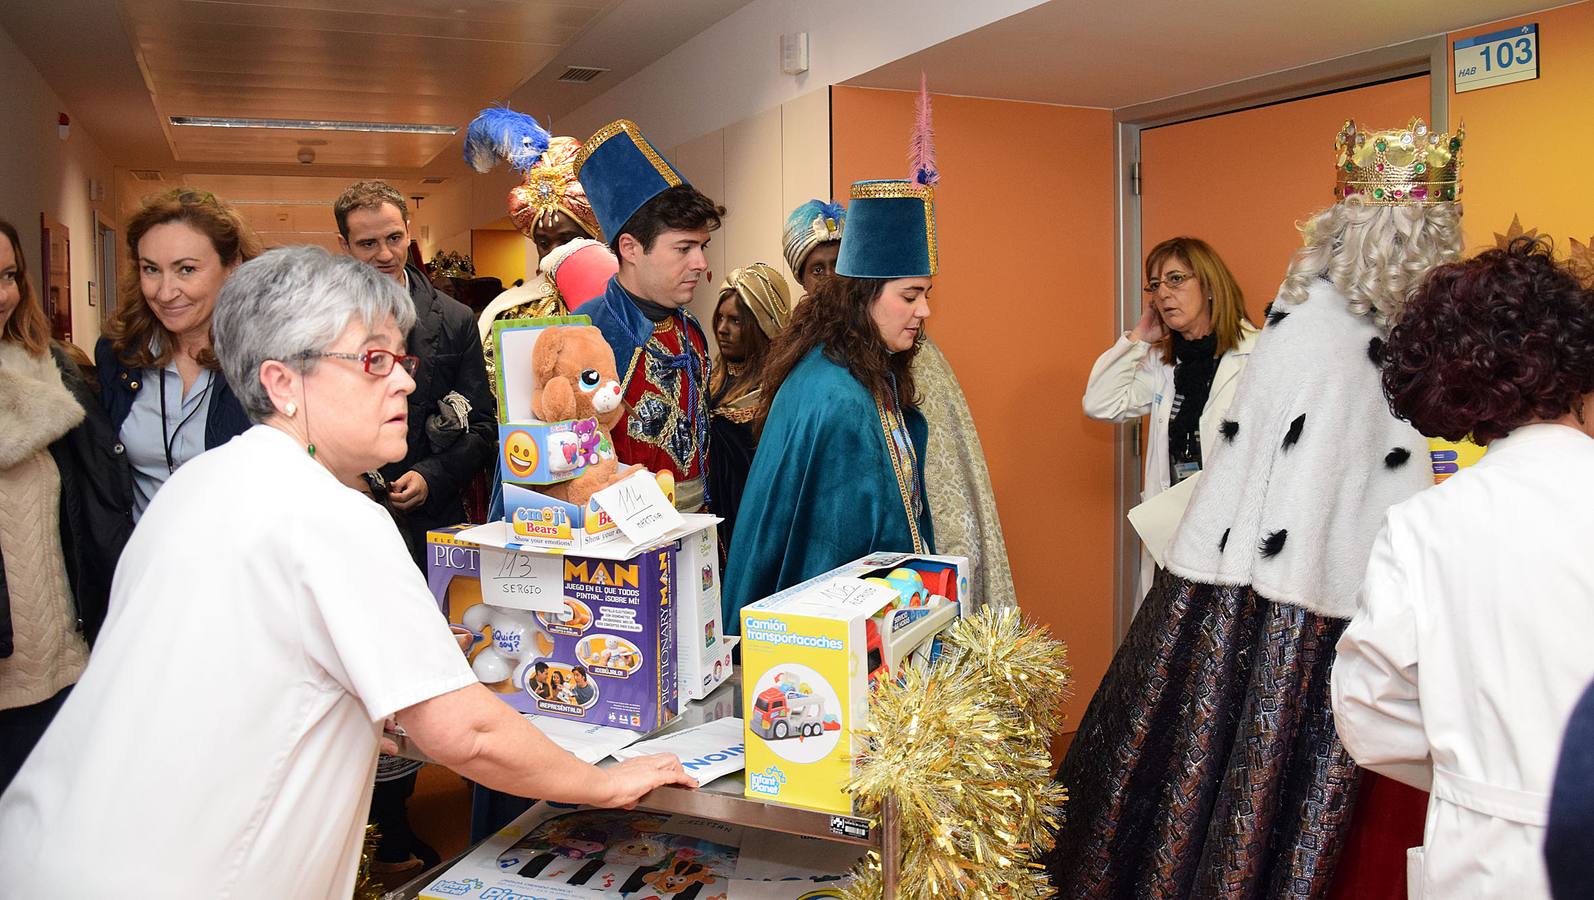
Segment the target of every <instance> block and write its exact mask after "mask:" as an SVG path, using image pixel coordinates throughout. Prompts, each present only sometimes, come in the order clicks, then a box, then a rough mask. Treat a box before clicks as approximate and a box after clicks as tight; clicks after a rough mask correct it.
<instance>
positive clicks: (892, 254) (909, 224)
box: [836, 181, 938, 278]
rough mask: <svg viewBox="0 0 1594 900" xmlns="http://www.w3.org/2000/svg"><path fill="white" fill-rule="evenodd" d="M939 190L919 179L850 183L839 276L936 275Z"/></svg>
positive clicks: (905, 276) (837, 259)
mask: <svg viewBox="0 0 1594 900" xmlns="http://www.w3.org/2000/svg"><path fill="white" fill-rule="evenodd" d="M937 263H938V261H937V259H936V243H935V189H934V188H932V187H930V186H929V185H925V184H919V183H918V182H917V181H860V182H857V183H856V184H854V185H853V186H852V202H851V203H849V204H848V205H847V228H846V230H845V231H843V232H842V234H841V252H840V254H839V255H838V256H837V258H836V274H837V275H845V276H847V277H849V278H919V277H925V276H929V275H934V274H935V273H936V269H937V268H938V265H937Z"/></svg>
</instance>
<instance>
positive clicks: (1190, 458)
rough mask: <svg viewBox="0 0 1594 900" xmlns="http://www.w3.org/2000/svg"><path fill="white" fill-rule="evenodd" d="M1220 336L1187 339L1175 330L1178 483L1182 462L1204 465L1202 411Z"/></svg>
mask: <svg viewBox="0 0 1594 900" xmlns="http://www.w3.org/2000/svg"><path fill="white" fill-rule="evenodd" d="M1217 350H1218V336H1217V334H1216V333H1209V334H1208V335H1207V336H1206V337H1203V338H1197V339H1196V340H1193V341H1191V340H1186V339H1185V338H1184V337H1183V336H1182V335H1180V334H1179V333H1178V332H1177V331H1176V332H1174V333H1173V409H1172V412H1171V414H1170V415H1169V416H1168V465H1169V473H1168V475H1169V478H1170V480H1171V481H1172V482H1173V483H1178V482H1179V481H1180V480H1181V479H1180V478H1179V472H1178V469H1177V466H1178V465H1179V464H1180V463H1187V462H1193V463H1195V464H1196V465H1197V466H1200V465H1201V411H1202V410H1203V409H1206V405H1207V396H1208V395H1210V394H1211V393H1212V379H1213V378H1214V377H1215V376H1216V375H1217V374H1218V362H1219V361H1220V360H1219V357H1218V356H1217Z"/></svg>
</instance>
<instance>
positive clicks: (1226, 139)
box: [1102, 76, 1510, 323]
mask: <svg viewBox="0 0 1594 900" xmlns="http://www.w3.org/2000/svg"><path fill="white" fill-rule="evenodd" d="M1428 84H1429V82H1428V78H1427V77H1426V76H1420V77H1416V78H1407V79H1403V80H1401V81H1392V82H1387V83H1385V84H1377V85H1373V86H1371V87H1365V88H1357V89H1356V90H1350V91H1339V92H1337V93H1333V94H1326V95H1324V96H1321V97H1310V98H1307V99H1304V100H1296V101H1292V102H1289V103H1279V104H1275V105H1273V106H1264V107H1260V108H1258V109H1249V110H1245V111H1242V112H1236V113H1229V114H1227V115H1221V116H1213V117H1212V118H1208V119H1198V120H1196V121H1194V122H1183V123H1180V124H1178V125H1168V126H1164V127H1162V128H1152V129H1148V130H1146V131H1144V132H1142V133H1141V144H1140V159H1141V229H1140V237H1141V241H1142V249H1143V251H1145V250H1150V249H1151V248H1152V247H1153V246H1155V245H1156V244H1157V243H1158V242H1160V241H1163V240H1166V239H1168V238H1171V237H1175V236H1177V235H1192V236H1194V237H1199V238H1201V239H1202V240H1204V241H1206V242H1207V243H1209V244H1211V245H1212V246H1213V247H1214V248H1215V249H1216V250H1217V251H1218V255H1219V256H1222V257H1223V260H1224V262H1226V263H1228V265H1229V269H1230V270H1231V271H1233V272H1234V277H1235V278H1236V279H1238V280H1239V282H1240V288H1241V290H1243V291H1244V292H1245V300H1246V306H1247V307H1248V308H1249V309H1250V310H1251V316H1252V319H1253V321H1256V322H1258V323H1260V322H1261V314H1262V310H1263V309H1264V308H1266V306H1267V304H1268V302H1269V301H1271V300H1272V299H1273V296H1274V295H1275V294H1276V293H1278V287H1279V283H1280V282H1282V281H1283V280H1284V271H1285V269H1286V268H1287V267H1288V266H1289V261H1290V254H1292V253H1294V252H1295V249H1296V248H1297V247H1299V246H1300V245H1301V238H1300V232H1298V231H1297V230H1296V228H1295V224H1296V223H1297V222H1300V221H1304V220H1306V219H1308V218H1310V217H1311V215H1312V214H1313V213H1315V212H1316V211H1318V210H1320V209H1323V208H1324V207H1326V206H1329V205H1330V204H1331V203H1333V201H1334V135H1335V134H1337V133H1339V129H1340V126H1342V125H1343V124H1344V123H1345V120H1346V119H1347V118H1353V119H1355V120H1356V122H1357V124H1358V125H1361V124H1366V125H1369V126H1371V127H1374V128H1394V127H1397V126H1402V125H1405V124H1406V122H1407V121H1408V120H1409V119H1410V118H1411V117H1412V116H1422V117H1423V118H1424V119H1425V120H1426V119H1427V118H1428V115H1429V113H1428ZM1469 149H1470V148H1469ZM1467 165H1468V169H1467V172H1466V174H1468V175H1470V174H1471V164H1470V162H1469V163H1468V164H1467ZM1102 177H1108V176H1107V175H1103V176H1102ZM1470 196H1471V195H1470V192H1469V194H1468V197H1469V199H1470ZM1506 220H1507V221H1510V217H1509V216H1507V217H1506Z"/></svg>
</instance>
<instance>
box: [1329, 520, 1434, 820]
mask: <svg viewBox="0 0 1594 900" xmlns="http://www.w3.org/2000/svg"><path fill="white" fill-rule="evenodd" d="M1401 538H1404V532H1403V531H1402V530H1401V529H1400V527H1399V525H1398V523H1397V522H1396V518H1395V514H1394V512H1393V511H1392V512H1391V513H1390V514H1389V515H1388V516H1386V517H1385V519H1384V527H1383V529H1382V530H1380V531H1379V533H1378V537H1377V539H1376V540H1374V542H1373V550H1372V556H1371V558H1370V559H1369V560H1368V563H1367V576H1366V578H1365V579H1364V581H1363V582H1362V590H1361V598H1360V604H1359V608H1358V610H1357V612H1356V615H1355V617H1354V618H1352V619H1351V622H1350V625H1349V626H1347V627H1346V629H1345V633H1344V634H1343V635H1341V636H1340V639H1339V647H1338V657H1337V659H1336V660H1335V663H1334V672H1333V695H1334V725H1335V727H1336V728H1337V729H1338V731H1339V737H1340V740H1342V741H1344V742H1345V748H1346V749H1347V750H1349V751H1350V755H1351V756H1352V757H1354V758H1355V759H1356V762H1357V763H1358V764H1359V765H1361V766H1362V767H1363V768H1367V769H1371V770H1373V771H1374V772H1378V773H1379V774H1381V775H1387V776H1388V777H1390V778H1393V779H1395V780H1396V781H1401V782H1404V783H1406V784H1409V785H1412V786H1414V787H1418V788H1421V789H1423V790H1428V789H1429V787H1430V785H1431V784H1432V783H1433V761H1432V759H1431V758H1430V756H1429V752H1430V751H1429V745H1428V735H1427V732H1426V731H1425V730H1424V729H1423V721H1422V704H1421V702H1420V700H1419V699H1418V694H1417V615H1416V610H1415V607H1414V601H1415V600H1416V599H1417V598H1416V592H1415V591H1414V590H1413V589H1412V586H1411V583H1410V578H1411V573H1410V572H1408V571H1406V568H1405V566H1404V565H1403V563H1402V560H1401V558H1400V554H1399V552H1398V550H1397V546H1396V545H1397V543H1399V544H1401V545H1404V544H1405V540H1403V539H1401Z"/></svg>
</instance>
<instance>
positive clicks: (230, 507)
mask: <svg viewBox="0 0 1594 900" xmlns="http://www.w3.org/2000/svg"><path fill="white" fill-rule="evenodd" d="M414 316H415V313H414V310H413V308H412V306H411V304H410V301H409V298H408V297H407V296H406V295H405V293H404V291H403V289H402V288H400V287H399V285H398V284H397V283H396V282H394V281H393V280H392V279H390V278H387V277H385V276H383V275H382V274H381V273H380V272H378V271H377V270H375V269H373V268H371V267H369V266H366V265H363V264H361V263H358V262H356V261H354V260H352V259H348V258H342V257H336V258H335V257H332V256H330V255H328V254H327V253H326V252H325V251H322V250H320V249H316V248H312V247H299V248H293V249H285V250H275V251H272V252H270V253H267V254H265V255H263V256H261V257H259V258H257V259H255V260H253V261H251V262H248V263H245V264H244V265H242V266H241V267H239V269H238V270H237V272H236V273H235V274H234V275H233V277H232V278H231V279H229V280H228V282H227V285H226V287H225V288H224V289H223V291H222V294H221V298H220V300H219V302H218V303H217V308H216V313H215V318H214V321H213V327H214V331H215V344H214V345H215V350H216V354H217V356H218V357H219V358H220V360H221V364H222V366H223V368H224V370H225V373H226V375H227V378H228V380H229V383H231V384H233V385H236V386H237V391H238V398H239V400H240V401H241V402H242V404H243V407H244V409H245V410H246V411H247V412H248V414H249V416H250V418H251V419H253V420H254V421H255V422H256V423H258V424H256V425H255V427H253V428H251V429H249V430H248V431H246V432H245V433H244V434H242V435H240V436H239V437H238V438H237V439H235V440H233V441H231V442H229V443H227V444H226V445H225V446H223V447H220V448H218V449H217V450H215V451H214V452H211V453H207V454H204V455H203V456H201V457H199V458H198V459H195V460H194V461H193V462H192V463H190V464H188V465H185V466H184V467H183V468H182V469H181V470H180V471H179V472H177V473H175V474H174V475H173V477H172V478H171V480H170V481H169V482H168V483H167V484H166V486H165V487H164V488H163V489H162V490H161V492H160V493H159V494H158V495H157V496H156V497H155V499H154V501H153V502H152V503H151V504H150V507H149V509H148V511H147V512H146V513H145V515H144V517H143V519H142V520H141V521H140V526H139V528H138V529H137V530H136V531H135V533H134V535H133V538H132V540H131V541H129V543H128V546H127V550H126V552H125V553H124V555H123V557H122V563H121V566H120V568H119V569H118V571H117V577H116V579H115V582H114V584H113V586H112V594H111V615H110V618H109V619H108V620H107V622H106V624H105V628H104V631H103V633H102V635H101V638H100V641H99V644H98V645H97V646H96V650H95V655H94V657H93V659H92V661H91V662H90V665H89V667H88V669H87V671H86V672H85V673H84V675H83V678H82V680H81V681H80V682H79V684H78V687H77V688H76V689H75V691H74V692H73V694H72V695H71V698H70V699H69V700H68V701H67V703H66V705H65V706H64V707H63V708H62V710H61V712H60V714H59V715H58V716H57V718H56V720H55V722H54V724H53V725H51V727H50V730H49V731H48V732H47V733H46V734H45V736H44V738H43V740H42V741H41V742H40V743H39V745H38V747H37V749H36V750H35V751H34V753H33V755H32V756H31V757H30V758H29V759H28V762H27V763H26V764H25V765H24V766H23V768H22V770H21V772H20V773H19V774H18V776H17V778H16V780H15V781H14V782H13V783H12V786H11V788H10V790H9V791H8V792H7V793H6V794H5V796H4V797H3V798H0V846H4V847H5V848H6V852H5V853H4V854H0V883H4V884H6V885H7V886H8V888H9V889H11V890H14V891H16V892H18V893H31V892H33V891H35V890H41V891H42V890H44V889H45V887H46V886H47V885H59V884H62V883H67V880H68V879H70V883H72V884H73V885H74V886H75V887H76V888H77V889H79V890H81V891H83V892H85V893H87V894H89V895H92V896H106V897H109V896H125V895H129V894H145V893H159V894H161V895H165V896H179V897H186V896H223V895H233V896H273V897H279V896H280V897H332V896H342V897H347V896H349V894H350V892H351V890H352V889H353V886H354V881H355V872H356V868H357V866H358V863H359V857H360V847H361V843H362V837H363V825H364V820H365V810H366V807H367V804H368V801H369V799H370V793H371V783H372V775H373V774H374V770H375V766H376V754H377V747H378V742H379V739H380V735H381V731H382V722H383V721H384V720H385V719H386V718H387V717H389V716H396V717H397V720H398V723H399V724H400V725H402V726H403V727H404V729H405V731H406V732H407V733H408V734H409V736H410V737H411V739H413V740H414V742H415V744H416V745H417V746H418V747H420V748H421V749H422V750H423V751H425V752H426V753H427V754H428V755H430V756H431V757H432V758H433V759H435V760H437V761H438V762H440V763H442V764H444V765H447V766H449V767H450V768H452V769H454V770H455V771H457V772H459V773H460V774H461V775H464V776H465V777H467V778H470V779H472V780H475V781H478V782H481V783H483V784H486V785H488V786H490V787H493V788H495V789H498V790H502V791H507V792H511V793H515V794H521V795H526V796H536V797H542V798H545V799H549V800H557V801H564V802H570V803H587V804H594V805H599V806H626V805H630V804H634V803H635V802H636V801H637V800H638V799H639V798H640V797H641V796H642V795H643V794H645V793H647V792H648V791H650V790H652V789H653V788H655V787H657V786H659V785H663V784H672V783H678V784H688V785H690V784H693V782H692V780H691V779H690V778H689V777H687V775H686V774H685V772H684V770H683V769H682V768H681V765H680V761H679V760H677V759H676V758H675V757H674V756H669V755H660V756H648V757H641V758H639V759H635V760H630V761H628V762H626V763H623V764H621V765H619V766H615V767H613V768H609V769H603V770H600V769H597V768H594V767H592V766H589V765H587V764H586V763H583V762H581V761H579V760H577V759H576V758H575V757H574V756H572V755H570V754H569V753H566V752H565V751H564V750H561V749H560V748H559V747H557V746H556V745H554V744H553V743H552V742H551V741H549V740H548V739H547V738H546V737H544V736H543V735H542V733H541V732H539V731H538V730H537V729H536V728H534V727H532V726H531V725H530V724H529V723H528V722H526V721H525V720H524V719H523V718H521V717H520V715H519V714H517V713H515V712H514V711H513V710H512V709H510V708H509V707H508V706H507V705H506V704H504V703H503V702H502V701H500V700H498V699H497V698H496V697H494V696H493V695H492V694H491V693H490V692H489V691H488V690H487V689H486V688H485V687H483V686H482V685H481V684H480V683H479V682H477V680H476V678H475V676H474V675H473V674H472V673H471V671H470V667H469V666H468V665H467V664H466V662H465V659H464V657H463V655H462V654H461V653H460V652H459V648H458V646H457V645H456V644H455V642H454V640H453V638H452V636H451V634H450V631H449V629H448V626H447V624H446V622H445V621H444V620H443V618H442V616H441V615H440V614H439V613H438V611H437V607H436V604H435V602H434V601H433V599H432V597H431V594H430V593H429V591H428V590H427V588H426V585H425V582H424V581H423V580H422V579H421V577H420V574H419V573H418V572H417V571H416V569H415V567H414V565H413V564H412V563H411V562H410V558H409V555H408V553H407V552H406V550H405V548H404V542H403V539H402V538H401V537H400V536H399V534H398V531H397V530H396V529H395V528H394V525H393V523H392V520H391V519H389V518H388V516H387V514H386V513H384V512H383V511H382V510H381V508H380V507H378V506H377V505H376V504H373V503H371V502H370V501H369V500H367V499H366V498H365V497H363V496H361V495H360V494H359V493H358V492H356V491H355V490H353V489H351V488H348V487H346V485H348V484H350V483H352V482H353V481H354V479H355V478H357V477H358V476H359V474H360V473H361V472H364V471H367V470H370V469H373V468H375V467H377V466H379V465H381V464H382V463H385V462H388V461H390V460H394V459H398V458H400V457H402V456H403V454H404V450H405V438H406V433H407V429H406V422H405V419H406V410H407V400H406V397H407V395H408V394H409V393H410V391H411V390H413V389H414V382H413V381H412V380H411V378H410V373H411V371H412V370H413V369H414V366H415V364H416V358H415V357H412V356H409V355H407V354H406V353H405V352H404V347H403V345H402V341H403V335H404V333H405V331H406V330H407V329H408V328H409V326H410V324H411V323H412V322H413V320H414ZM240 481H243V482H244V483H249V484H252V485H254V486H255V489H251V490H249V491H247V492H239V491H238V490H237V489H238V485H239V484H240ZM259 488H264V489H263V490H262V489H259ZM244 501H246V502H244ZM130 775H136V777H129V776H130ZM86 857H88V858H92V859H93V865H92V866H85V865H83V861H84V859H85V858H86ZM141 876H142V877H144V878H147V879H149V880H147V881H144V882H140V880H139V878H140V877H141Z"/></svg>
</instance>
